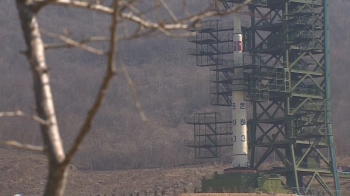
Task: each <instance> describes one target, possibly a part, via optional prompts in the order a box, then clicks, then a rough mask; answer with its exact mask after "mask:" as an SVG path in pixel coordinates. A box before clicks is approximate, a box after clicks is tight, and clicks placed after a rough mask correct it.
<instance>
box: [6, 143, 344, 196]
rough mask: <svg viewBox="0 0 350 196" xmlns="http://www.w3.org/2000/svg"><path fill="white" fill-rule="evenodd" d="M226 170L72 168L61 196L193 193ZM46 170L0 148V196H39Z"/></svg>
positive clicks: (41, 160)
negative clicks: (212, 177) (102, 169)
mask: <svg viewBox="0 0 350 196" xmlns="http://www.w3.org/2000/svg"><path fill="white" fill-rule="evenodd" d="M227 167H228V165H206V166H192V167H182V168H168V169H165V168H164V169H140V170H114V171H82V170H79V169H77V168H75V167H73V166H72V169H71V171H70V173H69V180H68V184H67V189H66V194H65V195H67V196H79V195H82V196H88V195H94V196H95V195H96V196H97V195H100V196H103V195H111V196H112V195H124V196H131V195H133V196H143V195H148V196H151V195H152V196H153V195H179V194H182V193H193V192H196V191H199V190H200V180H201V179H202V178H203V177H206V178H209V177H211V176H212V174H213V173H214V172H215V171H218V172H219V173H220V172H221V171H223V169H224V168H227ZM46 170H47V163H46V159H45V157H44V156H41V155H36V154H32V153H28V152H23V151H18V150H9V149H0V195H1V196H7V195H9V196H12V195H14V194H19V193H22V194H23V195H25V196H36V195H41V194H42V192H43V189H44V186H45V183H46V175H47V172H46ZM341 187H342V189H343V195H350V194H348V193H350V181H348V180H342V181H341ZM345 191H349V192H348V193H346V192H345ZM188 196H190V195H188ZM230 196H231V195H230Z"/></svg>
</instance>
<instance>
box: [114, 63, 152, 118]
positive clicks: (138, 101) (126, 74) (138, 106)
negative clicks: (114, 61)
mask: <svg viewBox="0 0 350 196" xmlns="http://www.w3.org/2000/svg"><path fill="white" fill-rule="evenodd" d="M118 59H119V64H120V66H121V68H122V71H123V74H124V77H125V79H126V81H127V82H128V84H129V86H130V88H131V91H132V97H133V99H134V102H135V106H136V108H137V110H138V112H139V115H140V116H141V119H142V121H144V122H146V121H147V117H146V115H145V112H144V111H143V109H142V107H141V102H140V99H139V96H138V94H137V90H136V87H135V84H134V82H133V81H132V79H131V77H130V75H129V72H128V70H127V69H126V66H125V65H124V63H123V61H122V60H121V58H120V57H119V56H118Z"/></svg>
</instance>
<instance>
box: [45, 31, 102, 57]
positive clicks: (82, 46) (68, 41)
mask: <svg viewBox="0 0 350 196" xmlns="http://www.w3.org/2000/svg"><path fill="white" fill-rule="evenodd" d="M40 31H41V32H42V33H43V34H45V35H47V36H49V37H52V38H56V39H59V40H61V41H63V42H65V43H66V44H67V45H69V46H72V47H77V48H80V49H82V50H85V51H88V52H91V53H93V54H97V55H101V56H105V55H106V53H105V52H104V51H102V50H99V49H96V48H93V47H91V46H88V45H86V44H83V43H80V42H77V41H75V40H73V39H71V38H69V37H66V36H64V35H61V34H57V33H52V32H49V31H46V30H44V29H41V30H40ZM51 47H52V46H51ZM56 47H57V46H56Z"/></svg>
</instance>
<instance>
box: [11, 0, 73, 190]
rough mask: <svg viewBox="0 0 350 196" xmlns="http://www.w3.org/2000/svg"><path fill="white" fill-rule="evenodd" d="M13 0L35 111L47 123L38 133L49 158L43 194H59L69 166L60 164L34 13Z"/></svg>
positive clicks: (62, 156) (61, 156)
mask: <svg viewBox="0 0 350 196" xmlns="http://www.w3.org/2000/svg"><path fill="white" fill-rule="evenodd" d="M16 2H17V9H18V13H19V18H20V20H21V25H22V30H23V35H24V39H25V43H26V45H27V47H28V48H27V51H26V55H27V58H28V60H29V63H30V66H31V70H32V75H33V87H34V93H35V95H34V96H35V102H36V111H37V114H38V116H39V117H41V118H42V119H43V120H45V121H46V122H47V123H46V124H42V125H41V134H42V137H43V141H44V147H45V150H46V153H47V156H48V160H49V176H48V179H47V180H48V182H47V185H46V188H45V193H44V195H49V196H61V195H63V193H64V190H65V186H66V181H67V175H68V169H67V164H66V165H64V164H62V162H63V161H64V159H65V153H64V149H63V146H62V141H61V137H60V134H59V128H58V125H57V119H56V113H55V109H54V103H53V97H52V93H51V86H50V82H49V73H48V67H47V65H46V60H45V51H44V44H43V41H42V39H41V34H40V30H39V24H38V20H37V15H36V14H37V13H36V12H35V11H34V10H33V7H34V6H33V5H32V3H31V1H27V0H17V1H16Z"/></svg>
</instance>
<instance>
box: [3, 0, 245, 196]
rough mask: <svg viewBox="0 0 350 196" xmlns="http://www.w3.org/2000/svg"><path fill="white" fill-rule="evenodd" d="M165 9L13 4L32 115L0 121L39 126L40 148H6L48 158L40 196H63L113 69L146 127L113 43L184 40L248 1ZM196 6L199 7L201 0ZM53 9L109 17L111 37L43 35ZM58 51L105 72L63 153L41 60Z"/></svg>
mask: <svg viewBox="0 0 350 196" xmlns="http://www.w3.org/2000/svg"><path fill="white" fill-rule="evenodd" d="M145 3H146V4H151V6H149V7H148V8H145V7H144V4H145ZM168 3H169V2H168ZM168 3H167V1H166V0H154V1H150V0H144V1H143V0H105V1H102V0H99V1H86V0H85V1H84V0H16V6H17V10H18V14H19V18H20V21H21V26H22V30H23V36H24V39H25V43H26V46H27V49H26V50H25V51H24V52H23V54H24V55H25V56H26V57H27V59H28V61H29V64H30V68H31V72H32V79H33V90H34V96H35V104H36V114H35V115H32V114H26V113H24V112H22V111H21V110H18V111H13V112H0V117H3V116H20V117H25V118H29V119H32V120H34V121H36V122H38V123H40V127H41V134H42V138H43V144H44V145H43V146H34V145H29V144H21V143H19V142H16V141H7V142H5V143H6V144H7V145H11V146H15V147H19V148H23V149H28V150H34V151H40V152H43V153H44V154H45V155H46V156H47V158H48V163H49V168H48V169H49V174H48V180H47V185H46V188H45V193H44V195H50V196H56V195H57V196H58V195H63V194H64V190H65V186H66V181H67V176H68V164H69V163H70V162H71V160H72V158H73V156H74V155H75V154H76V152H77V151H78V149H79V146H80V144H81V142H82V140H83V139H84V137H85V136H86V134H87V133H88V132H89V130H90V128H91V126H92V123H93V120H94V118H95V116H96V114H97V112H98V110H99V108H100V106H101V105H102V103H103V101H104V98H105V96H106V93H107V90H108V87H109V84H110V82H111V79H112V78H113V76H114V75H115V73H116V72H117V66H116V65H119V68H118V69H120V72H121V73H123V75H124V76H125V78H126V80H127V82H128V84H129V85H130V88H131V89H132V93H133V97H134V101H135V105H136V107H137V109H138V111H139V114H140V116H141V118H142V120H144V121H146V116H145V114H144V113H143V111H142V109H141V104H140V102H139V101H138V96H137V92H136V90H135V88H134V84H133V82H132V80H131V78H130V77H129V75H128V72H127V69H126V66H125V65H124V64H123V62H122V61H121V59H120V58H119V57H118V49H117V48H118V47H116V46H117V44H118V41H121V40H129V39H135V38H138V37H145V36H148V35H151V34H155V33H161V34H164V35H166V36H170V37H181V36H189V35H192V34H193V33H191V32H190V31H188V30H189V28H193V27H199V26H198V25H199V24H200V22H201V21H202V20H203V19H205V18H208V17H212V16H219V15H226V14H230V13H233V12H235V11H236V10H237V9H240V8H241V6H244V5H245V4H247V3H249V0H248V1H246V2H245V3H243V4H242V5H241V6H238V7H235V8H232V9H231V10H226V11H222V10H220V9H216V8H217V7H219V6H217V5H218V4H219V1H217V2H214V4H213V5H211V6H208V7H207V8H206V9H203V10H202V11H199V12H196V13H190V11H188V9H187V7H188V6H187V5H188V4H187V3H188V2H187V1H186V0H183V1H178V2H176V4H181V6H182V12H181V13H176V12H174V11H173V10H172V9H171V8H170V6H169V5H168ZM173 3H174V2H173ZM198 3H200V0H199V2H198ZM215 3H216V5H215ZM54 5H56V6H66V7H70V8H77V9H85V10H86V11H88V12H99V13H103V14H106V15H109V16H110V18H111V20H110V35H109V36H108V37H105V36H93V37H87V38H82V39H81V40H74V39H73V38H71V36H70V33H69V32H68V31H67V30H65V29H64V30H63V33H53V32H49V31H47V30H44V29H42V28H41V27H40V25H39V21H38V15H39V13H40V11H41V10H43V9H45V8H46V7H47V6H54ZM42 35H45V36H48V37H51V38H55V39H56V40H57V42H55V43H44V42H43V39H42ZM95 42H104V43H108V45H109V48H108V50H106V51H105V50H103V49H99V48H96V47H93V46H92V45H93V44H92V43H95ZM62 47H76V48H79V49H82V50H85V51H87V52H90V53H93V54H96V55H101V56H105V57H106V58H107V63H106V72H105V74H104V78H103V80H102V83H101V84H100V88H99V91H98V94H97V95H96V98H95V101H94V102H93V104H92V106H91V108H90V109H89V111H88V113H87V115H86V118H85V121H84V123H83V125H82V127H81V128H80V131H79V133H78V135H77V136H76V138H75V142H74V144H73V146H72V147H71V148H70V149H68V151H66V152H65V150H64V148H63V145H62V141H61V137H60V131H59V126H58V124H57V119H56V112H55V107H54V100H53V96H52V93H51V86H50V75H49V68H48V63H47V62H46V59H45V51H46V50H48V49H54V48H62ZM118 71H119V70H118Z"/></svg>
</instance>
